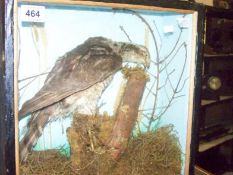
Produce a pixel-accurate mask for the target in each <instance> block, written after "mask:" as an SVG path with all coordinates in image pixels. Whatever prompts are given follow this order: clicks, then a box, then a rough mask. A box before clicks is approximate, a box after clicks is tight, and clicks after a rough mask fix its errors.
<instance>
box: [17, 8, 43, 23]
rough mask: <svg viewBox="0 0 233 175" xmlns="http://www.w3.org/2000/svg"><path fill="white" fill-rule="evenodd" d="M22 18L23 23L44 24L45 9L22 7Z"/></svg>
mask: <svg viewBox="0 0 233 175" xmlns="http://www.w3.org/2000/svg"><path fill="white" fill-rule="evenodd" d="M20 16H21V20H22V21H23V22H40V23H41V22H44V21H45V7H44V6H36V5H22V6H21V9H20Z"/></svg>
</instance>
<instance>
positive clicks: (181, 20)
mask: <svg viewBox="0 0 233 175" xmlns="http://www.w3.org/2000/svg"><path fill="white" fill-rule="evenodd" d="M177 22H178V25H179V26H180V28H183V29H188V28H189V26H190V22H189V19H186V18H178V19H177Z"/></svg>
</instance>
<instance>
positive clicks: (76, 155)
mask: <svg viewBox="0 0 233 175" xmlns="http://www.w3.org/2000/svg"><path fill="white" fill-rule="evenodd" d="M112 124H113V119H111V118H110V117H104V116H102V117H96V116H95V117H90V116H89V117H87V116H79V117H76V118H75V121H74V122H73V126H72V128H70V129H69V131H68V138H69V142H70V146H71V158H70V159H67V158H66V157H64V156H63V155H61V154H59V153H58V151H57V152H55V151H45V152H40V153H38V152H33V153H32V154H31V155H30V156H29V158H28V159H27V162H26V164H24V165H23V166H21V171H22V174H33V175H34V174H35V175H47V174H64V175H73V174H76V175H79V174H80V175H148V174H150V175H165V174H169V175H170V174H171V175H179V174H180V172H181V164H182V163H181V162H182V161H181V154H182V153H181V150H180V145H179V142H178V138H177V136H176V133H175V131H174V130H173V127H172V126H166V127H162V128H159V129H157V130H156V131H153V132H152V131H151V132H147V133H144V134H140V135H138V136H137V137H135V138H134V137H132V138H131V140H130V141H129V144H128V148H127V150H126V152H125V153H124V154H123V155H122V157H121V158H120V159H119V160H117V161H114V160H112V158H111V156H110V154H109V151H110V150H109V148H107V147H106V146H105V144H104V143H105V142H106V139H107V138H108V137H109V135H110V133H111V129H112Z"/></svg>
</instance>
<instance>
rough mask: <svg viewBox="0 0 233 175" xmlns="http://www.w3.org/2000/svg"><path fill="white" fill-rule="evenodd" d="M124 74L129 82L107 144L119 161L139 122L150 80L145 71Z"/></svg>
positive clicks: (129, 71) (113, 156) (131, 71)
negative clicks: (140, 110) (144, 95)
mask: <svg viewBox="0 0 233 175" xmlns="http://www.w3.org/2000/svg"><path fill="white" fill-rule="evenodd" d="M124 72H125V75H126V78H127V79H128V82H127V84H126V89H125V92H124V95H123V98H122V102H121V104H120V106H119V108H118V110H117V113H116V121H115V123H114V126H113V129H112V134H111V136H110V138H109V139H108V142H107V146H108V147H109V148H110V150H111V156H112V158H113V159H114V160H117V159H118V158H119V157H120V155H121V154H122V153H123V152H124V151H125V149H126V147H127V144H128V140H129V138H130V136H131V133H132V130H133V127H134V125H135V122H136V120H137V116H138V108H139V105H140V102H141V99H142V95H143V92H144V88H145V85H146V82H147V79H148V78H147V75H146V74H145V73H144V71H143V70H141V69H138V68H136V69H127V70H126V71H124Z"/></svg>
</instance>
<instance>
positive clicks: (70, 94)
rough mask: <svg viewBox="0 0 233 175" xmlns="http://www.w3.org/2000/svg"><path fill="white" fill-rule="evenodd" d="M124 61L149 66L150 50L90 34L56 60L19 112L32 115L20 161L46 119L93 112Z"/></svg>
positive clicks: (33, 142) (34, 142) (20, 116)
mask: <svg viewBox="0 0 233 175" xmlns="http://www.w3.org/2000/svg"><path fill="white" fill-rule="evenodd" d="M123 62H133V63H136V64H141V65H143V66H145V67H149V65H150V56H149V52H148V50H147V49H146V48H145V47H144V46H141V45H137V44H132V43H127V42H115V41H112V40H110V39H107V38H104V37H92V38H89V39H87V40H86V41H85V42H84V43H83V44H81V45H79V46H77V47H76V48H74V49H73V50H71V51H69V52H67V53H66V54H65V55H64V56H62V57H61V58H60V59H58V60H57V61H56V63H55V65H54V67H53V68H52V70H51V72H50V73H49V74H48V76H47V78H46V80H45V82H44V85H43V87H42V88H41V89H40V90H39V91H38V92H37V93H36V94H35V96H34V97H32V98H31V99H30V100H28V101H26V102H25V103H24V104H23V106H22V108H21V110H20V111H19V119H20V120H21V119H22V118H24V117H25V116H27V115H28V114H31V118H30V121H29V122H28V125H27V127H28V130H27V132H26V134H25V135H24V137H23V138H22V140H21V141H20V158H21V161H22V162H23V161H25V160H26V158H27V155H28V153H29V152H30V151H31V149H32V147H33V146H34V145H35V144H36V142H37V140H38V138H39V137H40V136H41V134H42V131H43V129H44V127H45V126H46V124H47V123H48V122H51V121H53V120H56V119H58V118H59V117H64V116H67V115H69V114H72V113H74V112H78V113H81V114H87V115H93V114H95V113H96V109H97V103H98V100H99V98H100V97H101V95H102V93H103V91H104V90H105V89H106V88H107V86H108V85H109V84H110V82H111V80H112V78H113V76H114V74H115V73H116V72H117V71H119V70H120V69H121V68H122V63H123Z"/></svg>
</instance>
